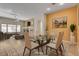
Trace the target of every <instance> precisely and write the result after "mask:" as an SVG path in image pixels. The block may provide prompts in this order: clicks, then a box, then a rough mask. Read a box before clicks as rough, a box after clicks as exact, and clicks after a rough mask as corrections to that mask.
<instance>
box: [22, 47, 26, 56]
mask: <svg viewBox="0 0 79 59" xmlns="http://www.w3.org/2000/svg"><path fill="white" fill-rule="evenodd" d="M25 50H26V47H25V48H24V51H23V56H24V54H25Z"/></svg>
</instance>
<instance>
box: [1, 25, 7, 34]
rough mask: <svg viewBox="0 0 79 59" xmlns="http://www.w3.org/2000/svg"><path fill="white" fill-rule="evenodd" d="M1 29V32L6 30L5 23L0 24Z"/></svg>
mask: <svg viewBox="0 0 79 59" xmlns="http://www.w3.org/2000/svg"><path fill="white" fill-rule="evenodd" d="M1 31H2V32H4V33H5V32H7V25H6V24H1Z"/></svg>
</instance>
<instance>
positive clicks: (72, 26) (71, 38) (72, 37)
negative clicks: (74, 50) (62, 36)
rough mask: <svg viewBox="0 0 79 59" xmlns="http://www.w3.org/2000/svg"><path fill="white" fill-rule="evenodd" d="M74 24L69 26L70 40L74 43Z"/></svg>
mask: <svg viewBox="0 0 79 59" xmlns="http://www.w3.org/2000/svg"><path fill="white" fill-rule="evenodd" d="M75 27H76V26H75V24H71V25H70V30H71V33H70V40H71V41H72V42H73V43H74V42H75V35H74V31H75Z"/></svg>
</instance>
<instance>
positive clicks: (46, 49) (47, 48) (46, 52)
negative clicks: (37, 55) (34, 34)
mask: <svg viewBox="0 0 79 59" xmlns="http://www.w3.org/2000/svg"><path fill="white" fill-rule="evenodd" d="M47 49H48V46H46V55H47Z"/></svg>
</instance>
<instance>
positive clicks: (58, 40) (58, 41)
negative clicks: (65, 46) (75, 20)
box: [56, 32, 64, 48]
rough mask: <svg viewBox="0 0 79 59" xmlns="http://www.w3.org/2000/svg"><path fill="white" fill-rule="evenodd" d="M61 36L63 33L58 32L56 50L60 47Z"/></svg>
mask: <svg viewBox="0 0 79 59" xmlns="http://www.w3.org/2000/svg"><path fill="white" fill-rule="evenodd" d="M63 35H64V32H59V35H58V37H57V42H56V48H59V47H60V45H61V43H62V39H63Z"/></svg>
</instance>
